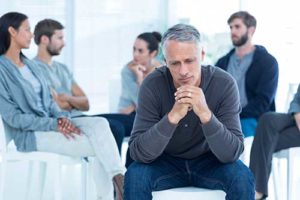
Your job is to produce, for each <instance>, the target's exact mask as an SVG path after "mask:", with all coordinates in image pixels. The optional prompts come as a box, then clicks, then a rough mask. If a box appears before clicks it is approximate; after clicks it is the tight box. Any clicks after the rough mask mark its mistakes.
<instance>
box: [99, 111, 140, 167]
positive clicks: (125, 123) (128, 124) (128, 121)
mask: <svg viewBox="0 0 300 200" xmlns="http://www.w3.org/2000/svg"><path fill="white" fill-rule="evenodd" d="M99 116H101V117H104V118H106V119H107V120H108V122H109V124H110V125H111V122H113V123H116V122H118V124H119V126H122V129H123V130H124V131H125V132H124V135H125V136H126V137H129V136H130V135H131V131H132V127H133V122H134V118H135V112H132V113H130V114H128V115H127V114H121V113H112V114H101V115H99ZM115 137H116V136H115ZM122 141H123V139H122ZM120 148H121V147H120ZM132 162H133V160H132V158H131V157H130V154H129V150H128V151H127V154H126V163H125V166H126V167H127V168H128V166H129V165H130V164H131V163H132Z"/></svg>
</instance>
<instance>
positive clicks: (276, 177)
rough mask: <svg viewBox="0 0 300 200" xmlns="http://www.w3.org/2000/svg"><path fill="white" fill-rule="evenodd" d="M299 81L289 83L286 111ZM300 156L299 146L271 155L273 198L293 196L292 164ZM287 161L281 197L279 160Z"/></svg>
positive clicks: (281, 181) (290, 197)
mask: <svg viewBox="0 0 300 200" xmlns="http://www.w3.org/2000/svg"><path fill="white" fill-rule="evenodd" d="M298 85H299V83H290V84H289V88H288V95H287V98H286V103H285V110H286V111H288V108H289V105H290V102H291V100H292V99H293V96H294V94H295V93H296V92H297V88H298ZM297 156H298V157H300V147H294V148H289V149H284V150H281V151H279V152H277V153H274V155H273V158H274V159H273V164H272V172H273V183H274V191H275V199H276V200H279V199H280V200H281V199H285V198H286V199H287V200H291V199H292V198H293V196H292V195H293V194H294V193H295V192H294V190H293V184H292V182H293V174H295V173H294V172H293V166H294V162H295V158H296V157H297ZM283 159H284V160H286V161H287V175H286V178H287V180H286V195H284V197H283V198H282V196H280V195H283V192H282V190H281V189H282V188H283V187H284V186H283V185H281V184H282V183H283V180H282V178H281V173H280V172H281V171H282V165H281V160H283Z"/></svg>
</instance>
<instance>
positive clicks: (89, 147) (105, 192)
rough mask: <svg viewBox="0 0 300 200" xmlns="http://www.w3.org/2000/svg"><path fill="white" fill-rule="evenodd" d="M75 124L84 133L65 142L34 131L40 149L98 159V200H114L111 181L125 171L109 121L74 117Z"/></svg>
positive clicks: (58, 135) (54, 135) (51, 134)
mask: <svg viewBox="0 0 300 200" xmlns="http://www.w3.org/2000/svg"><path fill="white" fill-rule="evenodd" d="M72 122H73V123H74V124H75V125H76V126H77V127H78V128H79V129H81V130H82V132H83V135H75V139H66V138H65V137H64V136H63V134H61V133H59V132H55V131H47V132H41V131H37V132H35V136H36V143H37V150H38V151H44V152H52V153H58V154H62V155H67V156H76V157H88V156H95V162H93V164H94V166H93V167H94V178H95V184H96V190H97V194H98V198H101V199H105V200H106V199H112V197H113V184H112V178H113V177H114V176H115V175H117V174H120V173H123V172H124V167H123V166H122V161H121V158H120V155H119V153H118V148H117V145H116V142H115V139H114V137H113V135H112V133H111V131H110V128H109V125H108V122H107V120H106V119H104V118H100V117H82V118H74V119H72Z"/></svg>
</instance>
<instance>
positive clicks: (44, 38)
mask: <svg viewBox="0 0 300 200" xmlns="http://www.w3.org/2000/svg"><path fill="white" fill-rule="evenodd" d="M49 42H50V39H49V38H48V37H47V36H46V35H42V36H41V38H40V43H42V44H48V43H49Z"/></svg>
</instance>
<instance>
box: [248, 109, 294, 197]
mask: <svg viewBox="0 0 300 200" xmlns="http://www.w3.org/2000/svg"><path fill="white" fill-rule="evenodd" d="M299 146H300V131H299V129H298V127H297V126H296V123H295V120H294V117H293V115H291V114H284V113H275V112H269V113H266V114H264V115H262V116H261V117H260V119H259V122H258V126H257V129H256V135H255V137H254V141H253V144H252V148H251V155H250V169H251V171H252V172H253V175H254V177H255V181H256V191H258V192H261V193H263V194H264V195H265V196H268V180H269V177H270V173H271V165H272V157H273V153H274V152H277V151H280V150H282V149H288V148H291V147H299Z"/></svg>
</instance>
